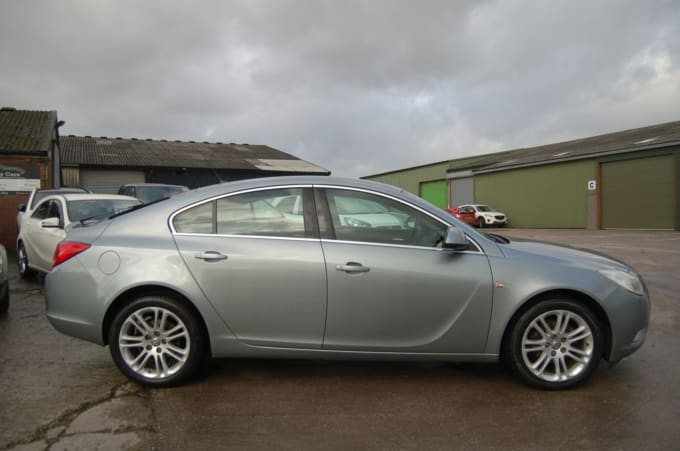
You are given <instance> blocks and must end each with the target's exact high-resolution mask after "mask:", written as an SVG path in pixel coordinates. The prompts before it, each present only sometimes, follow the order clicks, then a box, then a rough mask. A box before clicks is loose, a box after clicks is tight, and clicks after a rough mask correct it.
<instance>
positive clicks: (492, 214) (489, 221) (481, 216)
mask: <svg viewBox="0 0 680 451" xmlns="http://www.w3.org/2000/svg"><path fill="white" fill-rule="evenodd" d="M466 207H469V208H472V209H473V210H474V211H475V218H476V219H477V221H476V224H477V227H479V228H482V227H485V226H492V227H493V226H498V227H503V226H504V225H506V224H507V223H508V217H507V216H506V215H505V213H501V212H500V211H496V210H494V209H493V208H491V207H489V206H488V205H482V204H467V205H460V206H458V208H466Z"/></svg>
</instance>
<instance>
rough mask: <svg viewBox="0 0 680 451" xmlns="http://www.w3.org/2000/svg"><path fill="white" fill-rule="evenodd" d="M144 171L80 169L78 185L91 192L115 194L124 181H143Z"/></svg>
mask: <svg viewBox="0 0 680 451" xmlns="http://www.w3.org/2000/svg"><path fill="white" fill-rule="evenodd" d="M145 181H146V179H145V177H144V171H124V170H110V169H81V170H80V185H81V186H82V187H84V188H86V189H89V190H90V191H92V192H93V193H99V194H117V193H118V188H120V186H121V185H124V184H126V183H144V182H145Z"/></svg>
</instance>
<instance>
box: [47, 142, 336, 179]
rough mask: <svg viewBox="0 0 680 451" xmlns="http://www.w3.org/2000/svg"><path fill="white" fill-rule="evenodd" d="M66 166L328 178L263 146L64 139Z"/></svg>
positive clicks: (321, 170) (310, 165)
mask: <svg viewBox="0 0 680 451" xmlns="http://www.w3.org/2000/svg"><path fill="white" fill-rule="evenodd" d="M60 144H61V164H62V165H63V166H110V167H172V168H212V169H239V170H261V171H272V172H292V173H304V174H329V173H330V171H328V170H327V169H325V168H322V167H320V166H317V165H315V164H313V163H310V162H308V161H305V160H301V159H299V158H297V157H295V156H293V155H290V154H288V153H286V152H282V151H280V150H277V149H274V148H272V147H269V146H264V145H251V144H234V143H230V144H223V143H209V142H193V141H189V142H186V141H167V140H151V139H136V138H132V139H123V138H107V137H100V138H95V137H91V136H72V135H69V136H62V137H61V138H60Z"/></svg>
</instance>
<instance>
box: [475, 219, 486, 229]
mask: <svg viewBox="0 0 680 451" xmlns="http://www.w3.org/2000/svg"><path fill="white" fill-rule="evenodd" d="M484 222H485V221H484V218H477V227H479V228H480V229H483V228H484Z"/></svg>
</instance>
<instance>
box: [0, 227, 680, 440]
mask: <svg viewBox="0 0 680 451" xmlns="http://www.w3.org/2000/svg"><path fill="white" fill-rule="evenodd" d="M501 233H502V234H505V235H507V236H509V237H526V238H531V239H539V240H543V241H551V242H557V243H563V244H568V245H572V246H576V247H585V248H590V249H595V250H598V251H602V252H605V253H608V254H610V255H612V256H614V257H616V258H619V259H621V260H624V261H626V262H627V263H629V264H631V265H633V266H634V267H635V268H636V269H637V270H638V271H640V272H641V273H642V275H643V276H644V277H645V280H646V282H647V284H648V286H649V288H650V291H651V295H652V318H651V326H650V331H649V334H648V338H647V342H646V343H645V345H644V346H643V348H642V349H641V350H640V351H638V352H637V353H635V354H633V355H632V356H631V357H629V358H627V359H625V360H624V361H622V362H621V363H619V364H618V365H616V366H615V367H613V368H609V367H608V366H607V365H606V364H603V365H601V366H600V368H599V369H598V371H597V372H596V374H595V375H594V376H593V378H592V379H591V380H590V381H589V382H588V383H587V384H585V385H584V386H582V387H580V388H578V389H574V390H569V391H564V392H545V391H539V390H535V389H532V388H529V387H527V386H525V385H524V384H522V383H521V382H519V381H518V380H517V379H516V378H515V377H513V376H512V375H511V374H510V373H509V372H507V371H506V370H504V369H503V367H502V366H501V365H492V364H488V365H481V364H438V363H367V362H361V363H357V362H326V361H301V360H279V361H265V360H219V361H213V362H211V363H210V364H209V365H208V367H207V371H206V372H205V374H204V375H203V376H202V377H200V378H198V380H196V381H194V382H192V383H190V384H188V385H186V386H183V387H178V388H174V389H164V390H149V389H144V388H141V387H138V386H136V385H134V384H131V383H127V382H126V381H125V379H124V378H123V376H121V375H120V373H119V372H118V371H117V370H116V368H115V366H114V365H113V363H112V362H111V359H110V356H109V353H108V349H106V348H101V347H99V346H96V345H93V344H88V343H85V342H80V341H78V340H74V339H70V338H68V337H65V336H63V335H61V334H59V333H58V332H56V331H55V330H53V329H52V328H51V326H50V325H49V324H48V323H47V321H46V319H45V317H44V298H43V295H42V292H41V284H40V283H39V281H35V282H29V283H26V282H23V281H19V280H18V278H17V277H16V275H15V276H13V278H12V299H11V305H10V312H9V314H8V315H6V316H4V317H0V449H6V448H9V449H52V450H56V449H160V450H175V449H176V450H179V449H239V450H242V449H246V450H248V449H253V450H255V449H258V450H259V449H315V450H316V449H322V450H323V449H331V450H335V449H338V450H341V449H342V450H345V449H361V450H363V449H518V450H519V449H522V450H524V449H535V450H543V449H564V450H571V449H612V450H614V449H616V450H618V449H623V450H637V449H680V427H678V420H680V365H679V364H678V362H680V233H677V232H630V231H620V232H619V231H582V230H574V231H569V230H503V231H502V232H501Z"/></svg>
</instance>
